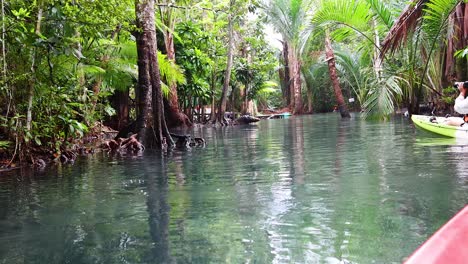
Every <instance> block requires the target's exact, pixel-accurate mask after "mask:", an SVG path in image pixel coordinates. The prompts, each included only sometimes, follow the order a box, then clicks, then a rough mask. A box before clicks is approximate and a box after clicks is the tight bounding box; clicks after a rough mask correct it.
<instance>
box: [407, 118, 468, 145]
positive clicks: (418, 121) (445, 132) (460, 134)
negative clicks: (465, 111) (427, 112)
mask: <svg viewBox="0 0 468 264" xmlns="http://www.w3.org/2000/svg"><path fill="white" fill-rule="evenodd" d="M452 118H454V117H452ZM460 119H461V118H460ZM411 120H413V122H414V124H415V125H416V126H417V127H419V128H422V129H424V130H427V131H430V132H433V133H436V134H439V135H442V136H446V137H452V138H463V139H468V125H464V126H451V125H447V124H445V121H446V120H447V118H446V117H433V116H423V115H412V116H411Z"/></svg>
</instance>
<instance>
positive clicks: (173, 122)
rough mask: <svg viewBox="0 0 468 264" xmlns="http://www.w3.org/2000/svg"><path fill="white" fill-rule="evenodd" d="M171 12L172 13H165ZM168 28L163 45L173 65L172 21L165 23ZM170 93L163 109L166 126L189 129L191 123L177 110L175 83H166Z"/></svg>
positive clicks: (177, 101) (177, 100)
mask: <svg viewBox="0 0 468 264" xmlns="http://www.w3.org/2000/svg"><path fill="white" fill-rule="evenodd" d="M160 12H161V19H163V17H162V16H163V14H162V12H163V11H162V10H161V11H160ZM167 12H172V11H170V10H169V11H167ZM167 16H168V17H169V18H168V19H167V20H171V14H168V15H167ZM165 22H166V23H167V24H168V25H167V26H168V27H169V29H167V30H165V32H164V44H165V47H166V52H167V54H166V55H167V59H168V60H169V61H171V62H172V63H175V47H174V35H173V34H172V32H173V30H174V22H173V21H165ZM168 85H169V89H170V93H169V99H168V100H166V99H165V100H164V109H165V113H166V115H165V116H166V120H167V125H168V126H169V127H189V126H192V122H190V120H189V118H188V117H187V116H186V115H185V114H184V113H183V112H181V111H180V109H179V99H178V95H177V84H176V83H168Z"/></svg>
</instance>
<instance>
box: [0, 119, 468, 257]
mask: <svg viewBox="0 0 468 264" xmlns="http://www.w3.org/2000/svg"><path fill="white" fill-rule="evenodd" d="M192 133H193V134H195V135H197V136H203V137H204V138H205V140H206V141H207V146H206V148H203V149H196V148H194V149H192V150H190V151H174V152H173V153H171V154H170V155H169V156H164V157H162V156H161V154H159V153H157V152H151V151H146V152H145V153H144V155H143V156H137V157H131V156H114V157H107V156H104V155H100V154H96V155H94V156H90V157H85V158H83V159H81V160H79V161H77V162H76V163H75V164H74V165H63V166H59V167H57V168H52V169H48V170H46V171H43V172H38V171H36V172H31V171H22V172H18V173H16V174H13V175H12V174H9V175H6V174H4V175H0V244H1V245H2V246H1V247H0V263H226V262H227V263H338V262H339V261H340V260H343V259H345V260H347V261H350V262H352V263H400V262H401V261H402V260H403V259H404V258H405V257H407V256H408V255H409V254H411V252H413V251H414V250H415V249H416V248H417V247H418V245H420V244H421V243H422V242H423V241H425V240H426V239H427V238H428V236H430V235H431V234H432V233H433V232H434V231H435V230H437V229H438V228H439V227H440V226H441V225H442V224H443V223H445V222H446V221H447V220H448V219H449V218H450V217H451V216H452V215H454V214H455V213H456V212H457V211H458V210H460V209H461V208H462V207H463V206H464V205H465V204H466V203H467V201H468V192H467V189H468V163H466V160H467V157H468V146H466V147H464V146H463V145H454V142H452V141H450V140H448V141H447V140H445V139H441V138H437V137H432V135H430V134H426V133H422V132H420V131H416V130H415V129H414V128H413V127H412V125H411V124H410V123H409V121H408V120H406V119H400V118H397V119H396V120H393V121H391V122H386V123H379V122H369V121H364V120H361V119H359V118H353V119H351V120H341V119H340V118H339V116H338V115H335V114H327V115H313V116H304V117H293V118H290V119H283V120H264V121H261V122H259V123H258V124H256V125H251V126H239V127H227V128H218V129H212V128H197V129H194V131H193V132H192ZM465 164H466V165H465Z"/></svg>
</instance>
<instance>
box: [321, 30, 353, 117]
mask: <svg viewBox="0 0 468 264" xmlns="http://www.w3.org/2000/svg"><path fill="white" fill-rule="evenodd" d="M325 54H326V56H327V59H326V60H327V62H328V71H329V72H330V78H331V81H332V84H333V90H334V91H335V97H336V102H337V103H338V109H339V110H340V114H341V117H342V118H350V117H351V115H350V114H349V111H348V109H347V107H346V104H345V101H344V97H343V93H342V92H341V88H340V80H339V79H338V74H337V73H336V65H335V54H334V53H333V48H332V45H331V40H330V36H329V34H328V32H327V34H326V37H325Z"/></svg>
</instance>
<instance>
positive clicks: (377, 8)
mask: <svg viewBox="0 0 468 264" xmlns="http://www.w3.org/2000/svg"><path fill="white" fill-rule="evenodd" d="M366 1H367V3H368V4H369V6H370V8H371V10H372V11H373V13H374V16H375V17H377V18H378V19H379V20H380V21H382V22H383V24H384V25H385V26H386V27H387V28H388V29H390V28H391V27H392V26H393V15H392V11H391V10H390V8H389V7H388V6H387V4H386V3H385V2H384V1H381V0H366Z"/></svg>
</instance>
